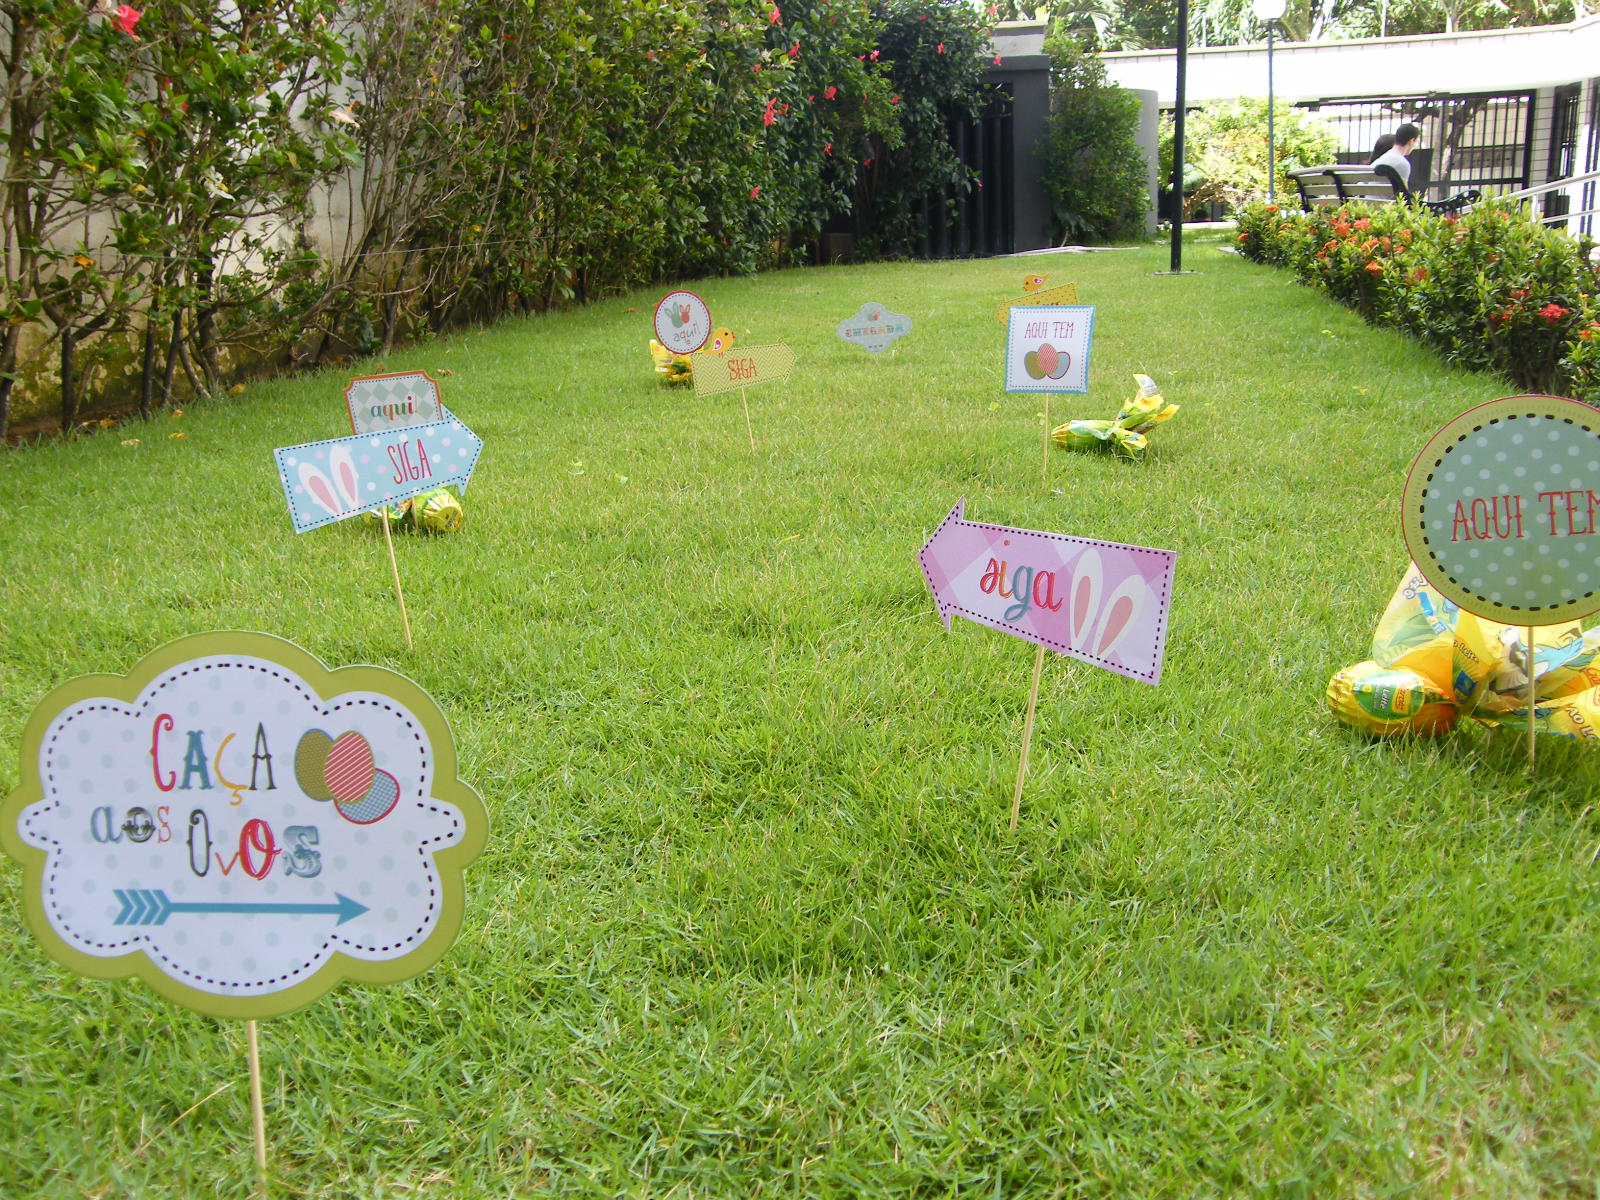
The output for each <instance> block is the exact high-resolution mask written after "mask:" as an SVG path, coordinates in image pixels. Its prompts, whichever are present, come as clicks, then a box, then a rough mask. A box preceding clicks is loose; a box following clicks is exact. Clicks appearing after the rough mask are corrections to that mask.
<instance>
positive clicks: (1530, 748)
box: [1525, 625, 1535, 771]
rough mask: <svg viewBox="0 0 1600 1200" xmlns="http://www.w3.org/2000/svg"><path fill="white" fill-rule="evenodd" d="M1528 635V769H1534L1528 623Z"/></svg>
mask: <svg viewBox="0 0 1600 1200" xmlns="http://www.w3.org/2000/svg"><path fill="white" fill-rule="evenodd" d="M1525 632H1526V633H1527V635H1528V770H1530V771H1532V770H1533V769H1534V753H1535V751H1534V746H1533V690H1534V689H1533V626H1532V625H1529V626H1528V628H1527V630H1526V631H1525Z"/></svg>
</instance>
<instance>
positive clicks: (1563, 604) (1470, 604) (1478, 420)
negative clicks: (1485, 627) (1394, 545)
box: [1401, 396, 1600, 626]
mask: <svg viewBox="0 0 1600 1200" xmlns="http://www.w3.org/2000/svg"><path fill="white" fill-rule="evenodd" d="M1401 508H1402V521H1403V526H1404V530H1405V539H1406V546H1407V548H1408V549H1409V550H1410V551H1411V557H1412V559H1413V560H1414V561H1415V562H1416V564H1417V567H1418V569H1419V570H1421V572H1422V574H1423V575H1424V577H1426V579H1427V580H1428V582H1429V583H1431V584H1432V585H1433V586H1434V587H1435V588H1436V589H1438V591H1439V592H1440V594H1441V595H1443V596H1445V597H1446V598H1448V599H1450V600H1453V601H1455V602H1456V603H1457V604H1459V605H1460V606H1461V607H1462V608H1464V609H1466V610H1467V611H1468V612H1470V613H1476V614H1477V615H1478V616H1480V617H1487V618H1489V619H1490V620H1495V621H1501V622H1503V623H1505V624H1508V625H1525V626H1526V625H1554V624H1558V623H1560V622H1562V621H1569V620H1576V619H1577V618H1579V617H1585V616H1588V615H1589V614H1591V613H1594V612H1600V411H1597V410H1595V409H1593V408H1590V407H1589V406H1588V405H1586V404H1580V403H1578V402H1577V401H1576V400H1567V399H1563V398H1561V397H1559V396H1509V397H1506V398H1505V399H1502V400H1491V401H1490V402H1489V403H1487V404H1480V405H1478V406H1477V407H1476V408H1472V409H1469V410H1468V411H1466V412H1464V413H1462V414H1461V415H1460V416H1459V417H1457V418H1455V420H1453V421H1451V422H1450V423H1449V424H1448V425H1446V426H1445V427H1444V428H1443V429H1441V430H1439V432H1438V433H1436V434H1434V436H1433V438H1432V440H1431V441H1429V442H1428V444H1427V445H1426V446H1425V447H1423V450H1422V453H1421V454H1420V455H1418V457H1417V461H1416V462H1415V463H1414V464H1413V465H1412V468H1411V474H1410V476H1409V478H1408V479H1407V480H1406V486H1405V491H1404V493H1403V496H1402V499H1401Z"/></svg>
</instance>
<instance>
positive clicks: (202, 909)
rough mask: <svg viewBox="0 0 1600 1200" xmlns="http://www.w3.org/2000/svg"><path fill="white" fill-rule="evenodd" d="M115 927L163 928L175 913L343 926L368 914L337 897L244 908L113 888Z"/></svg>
mask: <svg viewBox="0 0 1600 1200" xmlns="http://www.w3.org/2000/svg"><path fill="white" fill-rule="evenodd" d="M115 892H116V897H117V903H118V904H120V905H122V907H121V908H120V909H118V910H117V916H116V920H115V924H117V925H165V924H166V923H167V918H168V917H170V916H172V915H173V914H174V913H242V914H244V915H246V916H258V915H259V916H266V915H268V914H273V915H279V914H286V913H287V914H300V913H327V914H330V915H333V916H337V917H338V918H339V921H338V924H340V925H343V924H344V923H345V922H346V921H348V920H351V919H352V918H354V917H359V916H360V915H361V914H362V913H364V912H366V911H367V906H366V905H365V904H362V903H360V902H358V901H355V900H352V899H350V897H349V896H345V895H338V894H336V897H335V899H336V903H333V904H243V903H231V902H228V901H222V900H197V901H182V900H169V899H167V894H166V892H164V891H162V890H161V889H160V888H116V889H115Z"/></svg>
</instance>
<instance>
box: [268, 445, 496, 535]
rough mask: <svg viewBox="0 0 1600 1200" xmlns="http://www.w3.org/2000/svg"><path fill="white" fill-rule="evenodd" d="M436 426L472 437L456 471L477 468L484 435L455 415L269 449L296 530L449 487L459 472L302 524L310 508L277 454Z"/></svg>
mask: <svg viewBox="0 0 1600 1200" xmlns="http://www.w3.org/2000/svg"><path fill="white" fill-rule="evenodd" d="M438 429H442V430H444V431H445V432H446V433H457V432H459V433H462V434H464V435H466V436H468V437H471V438H473V439H474V440H475V441H476V442H477V443H478V444H477V445H476V446H474V447H473V448H472V457H471V458H469V459H468V460H467V465H466V468H465V470H464V471H463V472H459V473H460V474H465V475H467V476H470V475H471V474H472V472H473V471H475V470H477V468H478V459H479V458H481V457H482V456H483V439H482V438H480V437H478V435H477V434H475V433H473V432H472V430H470V429H468V428H467V427H466V426H465V425H464V424H462V422H461V419H460V418H459V417H454V416H452V417H446V418H445V419H444V420H442V421H426V422H424V423H423V424H421V425H402V426H399V427H397V428H395V429H385V430H381V431H379V432H377V433H352V434H350V435H348V436H346V437H342V438H329V439H327V440H326V441H322V442H304V443H302V444H301V445H298V446H283V447H281V448H279V449H278V450H274V451H273V452H272V461H273V465H274V466H276V467H277V468H278V478H279V480H280V481H281V482H282V484H283V494H284V498H285V499H287V500H288V502H289V516H290V520H291V522H292V523H293V525H294V527H295V532H296V533H310V532H311V531H312V530H313V529H321V528H322V527H323V526H324V525H333V524H336V523H338V522H339V521H348V520H349V519H350V518H351V517H358V516H360V515H361V514H362V513H364V512H372V511H374V510H375V509H380V508H387V507H389V506H390V505H391V504H396V503H398V502H399V501H401V500H409V499H411V498H412V497H414V496H422V495H426V494H427V493H428V492H435V491H438V490H439V489H440V488H442V487H449V486H451V485H452V484H454V483H456V480H455V478H454V476H455V475H456V474H458V473H457V472H452V477H451V478H449V479H446V480H445V481H444V482H443V483H440V482H439V481H438V480H433V481H432V482H430V483H427V484H425V485H423V486H422V487H418V488H414V489H412V490H410V491H406V490H401V491H399V492H393V493H391V494H390V495H389V496H388V497H386V498H385V499H383V500H374V501H373V502H372V503H371V504H368V505H366V506H364V507H362V508H352V509H351V510H350V511H349V512H347V513H343V514H340V515H339V516H333V515H331V514H330V515H328V516H324V517H317V518H315V519H314V520H308V521H306V522H305V523H304V524H302V523H301V520H300V514H301V513H302V512H306V511H309V510H307V509H305V508H304V507H302V506H301V505H300V504H299V503H298V502H297V501H296V500H295V494H294V488H295V485H294V482H293V481H292V480H290V478H289V471H288V466H289V464H288V462H287V461H286V460H285V459H280V458H279V457H278V455H279V454H285V455H287V454H288V453H289V451H291V450H308V449H313V448H315V447H317V446H335V445H338V446H354V445H359V444H364V443H370V442H373V441H376V440H381V439H383V438H387V437H392V436H394V435H395V434H397V433H405V434H409V433H419V434H420V433H422V432H423V431H426V430H438ZM297 461H298V460H297ZM459 486H460V487H461V488H462V489H463V490H465V488H466V484H464V483H463V484H460V485H459Z"/></svg>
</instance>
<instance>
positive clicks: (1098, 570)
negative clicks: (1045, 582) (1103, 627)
mask: <svg viewBox="0 0 1600 1200" xmlns="http://www.w3.org/2000/svg"><path fill="white" fill-rule="evenodd" d="M1104 581H1105V568H1104V566H1102V564H1101V562H1100V555H1099V553H1098V552H1096V551H1094V550H1085V551H1084V552H1083V553H1082V554H1081V555H1079V556H1078V561H1077V562H1076V563H1074V564H1073V567H1072V600H1071V608H1070V609H1069V610H1068V616H1069V619H1068V621H1067V628H1068V629H1069V630H1070V631H1071V633H1072V644H1073V645H1074V646H1077V647H1079V648H1082V647H1083V646H1084V644H1085V643H1086V642H1087V641H1088V633H1089V622H1090V620H1091V619H1092V618H1093V617H1094V615H1095V613H1097V612H1099V611H1100V588H1101V585H1102V584H1103V583H1104Z"/></svg>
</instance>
